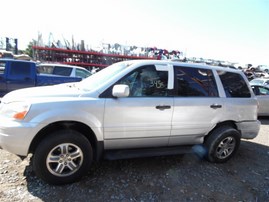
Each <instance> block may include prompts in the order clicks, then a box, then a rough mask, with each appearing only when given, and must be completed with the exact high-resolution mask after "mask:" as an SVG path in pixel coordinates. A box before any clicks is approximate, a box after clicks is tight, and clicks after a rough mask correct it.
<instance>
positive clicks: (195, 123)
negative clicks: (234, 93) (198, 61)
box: [169, 66, 223, 145]
mask: <svg viewBox="0 0 269 202" xmlns="http://www.w3.org/2000/svg"><path fill="white" fill-rule="evenodd" d="M174 71H175V88H176V92H175V98H174V114H173V119H172V131H171V138H170V140H169V145H186V144H199V143H201V142H202V141H203V137H204V135H205V134H206V133H207V132H208V131H209V130H210V129H211V128H212V127H213V126H214V125H215V124H216V123H217V122H218V120H220V119H221V114H222V111H223V98H220V97H219V93H218V89H217V85H216V81H215V77H214V74H213V71H212V70H210V69H202V68H192V67H184V66H175V70H174Z"/></svg>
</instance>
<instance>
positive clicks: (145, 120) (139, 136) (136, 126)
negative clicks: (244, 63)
mask: <svg viewBox="0 0 269 202" xmlns="http://www.w3.org/2000/svg"><path fill="white" fill-rule="evenodd" d="M117 84H126V85H128V86H129V87H130V95H129V97H125V98H107V99H106V104H105V116H104V134H105V135H104V136H105V137H104V139H105V148H106V149H119V148H138V147H151V146H167V145H168V139H169V136H170V132H171V121H172V114H173V98H172V97H169V90H168V88H167V86H168V71H167V70H166V71H163V70H162V71H158V70H156V68H155V66H154V65H150V66H143V67H141V68H138V69H137V70H135V71H133V72H131V73H130V74H128V75H127V76H125V77H124V78H123V79H121V80H120V81H119V82H117Z"/></svg>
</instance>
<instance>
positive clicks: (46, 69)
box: [37, 63, 92, 79]
mask: <svg viewBox="0 0 269 202" xmlns="http://www.w3.org/2000/svg"><path fill="white" fill-rule="evenodd" d="M37 72H38V73H40V74H54V75H58V76H70V77H80V78H82V79H85V78H87V77H89V76H91V75H92V73H91V72H90V71H88V70H87V69H85V68H83V67H79V66H72V65H65V64H52V63H42V64H39V65H38V66H37Z"/></svg>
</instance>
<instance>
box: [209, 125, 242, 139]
mask: <svg viewBox="0 0 269 202" xmlns="http://www.w3.org/2000/svg"><path fill="white" fill-rule="evenodd" d="M223 126H230V127H232V128H234V129H236V130H238V128H237V126H236V124H235V122H234V121H225V122H220V123H217V125H216V126H215V127H214V128H213V129H212V130H211V131H210V132H209V133H208V134H207V135H206V136H205V140H206V139H207V138H208V137H209V136H210V135H211V133H212V132H213V131H214V130H215V129H216V128H219V127H223ZM239 132H240V131H239Z"/></svg>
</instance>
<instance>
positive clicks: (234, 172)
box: [0, 118, 269, 202]
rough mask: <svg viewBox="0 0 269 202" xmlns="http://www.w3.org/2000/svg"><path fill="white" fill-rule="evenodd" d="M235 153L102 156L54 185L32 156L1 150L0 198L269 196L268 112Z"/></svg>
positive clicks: (33, 200)
mask: <svg viewBox="0 0 269 202" xmlns="http://www.w3.org/2000/svg"><path fill="white" fill-rule="evenodd" d="M261 121H262V126H261V131H260V133H259V136H258V137H257V138H256V139H254V140H252V141H242V142H241V146H240V149H239V151H238V153H237V155H236V156H235V157H234V158H232V159H231V160H230V161H228V162H227V163H225V164H212V163H208V162H207V161H204V160H200V159H199V158H198V157H196V156H195V155H192V154H185V155H178V156H168V157H167V156H166V157H154V158H140V159H129V160H115V161H102V162H99V163H97V164H95V165H93V167H92V169H91V170H90V172H89V174H88V175H87V176H86V177H84V178H83V179H82V180H81V181H79V182H77V183H74V184H70V185H65V186H51V185H48V184H46V183H44V182H42V181H40V180H39V179H37V178H36V177H35V175H34V173H33V171H32V168H31V166H29V160H28V159H25V160H23V161H21V160H20V159H19V158H18V157H16V156H15V155H13V154H9V153H8V152H5V151H3V150H0V201H1V202H6V201H24V202H26V201H27V202H36V201H37V202H39V201H50V202H54V201H56V202H65V201H70V202H71V201H141V202H142V201H144V202H148V201H182V202H184V201H199V202H203V201H210V202H214V201H229V202H232V201H245V202H252V201H253V202H256V201H259V202H264V201H269V118H263V119H261Z"/></svg>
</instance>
